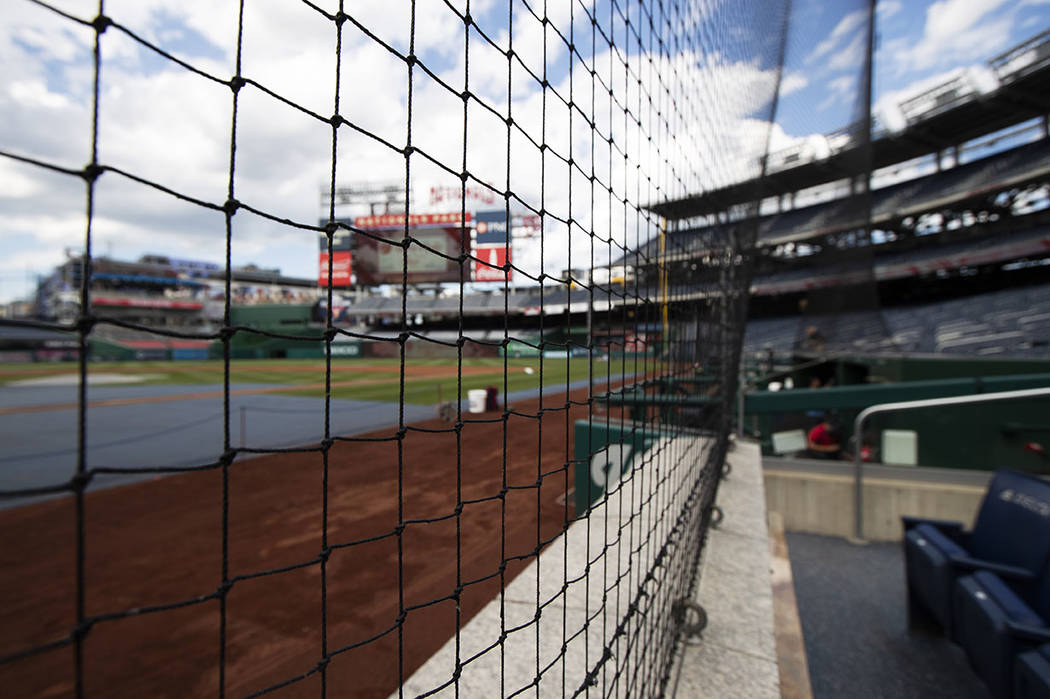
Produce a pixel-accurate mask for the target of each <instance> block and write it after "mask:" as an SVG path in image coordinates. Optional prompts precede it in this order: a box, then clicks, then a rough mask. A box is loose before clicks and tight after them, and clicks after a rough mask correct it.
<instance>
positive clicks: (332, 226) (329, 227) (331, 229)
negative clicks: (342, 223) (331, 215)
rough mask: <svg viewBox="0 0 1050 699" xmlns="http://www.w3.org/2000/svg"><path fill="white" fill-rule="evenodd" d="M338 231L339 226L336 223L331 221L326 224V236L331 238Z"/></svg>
mask: <svg viewBox="0 0 1050 699" xmlns="http://www.w3.org/2000/svg"><path fill="white" fill-rule="evenodd" d="M337 230H339V224H338V223H336V222H335V221H329V222H328V223H326V224H324V234H325V235H327V236H328V237H329V238H331V237H332V236H333V235H335V232H336V231H337Z"/></svg>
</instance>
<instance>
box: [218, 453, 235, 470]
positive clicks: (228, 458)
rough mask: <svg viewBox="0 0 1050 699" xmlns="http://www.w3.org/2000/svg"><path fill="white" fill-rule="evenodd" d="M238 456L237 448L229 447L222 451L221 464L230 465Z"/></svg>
mask: <svg viewBox="0 0 1050 699" xmlns="http://www.w3.org/2000/svg"><path fill="white" fill-rule="evenodd" d="M236 458H237V450H236V449H227V450H226V451H224V452H223V453H222V456H220V457H219V465H220V466H224V467H225V466H229V465H230V464H232V463H233V460H234V459H236Z"/></svg>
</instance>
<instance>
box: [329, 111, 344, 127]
mask: <svg viewBox="0 0 1050 699" xmlns="http://www.w3.org/2000/svg"><path fill="white" fill-rule="evenodd" d="M328 123H329V124H331V125H332V128H333V129H338V128H339V127H340V126H342V125H343V124H345V123H346V119H344V118H343V117H341V116H339V115H338V114H333V115H332V116H331V118H330V119H329V120H328Z"/></svg>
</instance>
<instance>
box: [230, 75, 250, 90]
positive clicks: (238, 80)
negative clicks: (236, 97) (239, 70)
mask: <svg viewBox="0 0 1050 699" xmlns="http://www.w3.org/2000/svg"><path fill="white" fill-rule="evenodd" d="M247 82H248V81H247V80H245V79H244V78H242V77H241V76H239V75H235V76H233V77H232V78H230V82H229V83H228V84H229V86H230V89H231V90H233V94H237V93H238V92H240V91H241V88H242V87H244V86H245V85H246V84H247Z"/></svg>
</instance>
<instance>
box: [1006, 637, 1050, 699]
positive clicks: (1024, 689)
mask: <svg viewBox="0 0 1050 699" xmlns="http://www.w3.org/2000/svg"><path fill="white" fill-rule="evenodd" d="M1046 697H1050V643H1048V644H1046V645H1043V646H1039V647H1038V648H1036V649H1035V650H1030V651H1028V652H1026V653H1021V654H1020V655H1018V656H1017V664H1016V666H1015V668H1014V699H1046Z"/></svg>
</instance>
